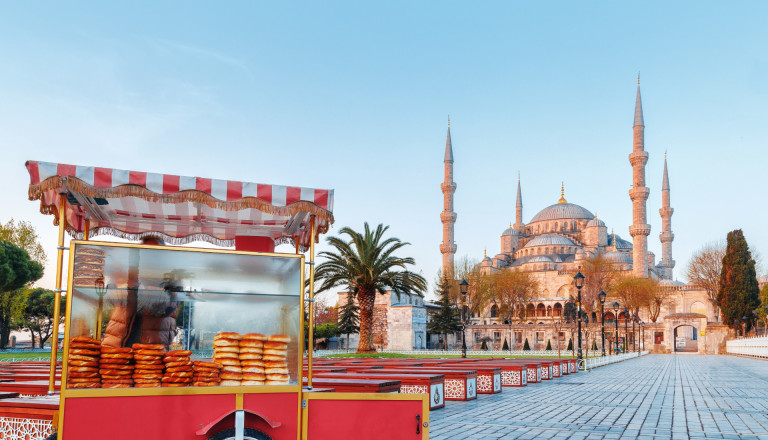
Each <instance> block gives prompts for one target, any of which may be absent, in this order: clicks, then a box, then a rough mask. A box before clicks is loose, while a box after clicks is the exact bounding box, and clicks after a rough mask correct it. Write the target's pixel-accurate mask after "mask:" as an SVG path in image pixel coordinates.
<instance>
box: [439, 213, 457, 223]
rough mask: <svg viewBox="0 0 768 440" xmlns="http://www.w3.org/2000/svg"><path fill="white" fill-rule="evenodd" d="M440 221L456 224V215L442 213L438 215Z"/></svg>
mask: <svg viewBox="0 0 768 440" xmlns="http://www.w3.org/2000/svg"><path fill="white" fill-rule="evenodd" d="M440 221H442V222H443V223H456V213H455V212H451V211H443V212H441V213H440Z"/></svg>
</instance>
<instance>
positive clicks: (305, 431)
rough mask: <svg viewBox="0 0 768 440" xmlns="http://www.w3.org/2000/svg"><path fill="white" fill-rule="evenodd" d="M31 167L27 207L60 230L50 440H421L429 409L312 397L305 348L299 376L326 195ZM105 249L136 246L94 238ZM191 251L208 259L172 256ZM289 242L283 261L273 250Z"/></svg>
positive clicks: (404, 399)
mask: <svg viewBox="0 0 768 440" xmlns="http://www.w3.org/2000/svg"><path fill="white" fill-rule="evenodd" d="M26 167H27V169H28V171H29V175H30V187H29V198H30V200H39V201H40V211H41V212H42V213H44V214H52V215H53V216H54V219H55V220H54V224H56V225H58V228H59V236H58V247H57V276H56V293H57V295H61V294H66V311H65V313H64V327H65V328H64V344H63V347H62V355H63V357H62V371H61V390H60V403H59V410H58V414H55V415H54V417H53V418H54V420H53V425H54V427H55V428H56V432H57V438H58V439H66V440H75V439H88V438H93V439H96V438H110V439H116V440H119V439H136V438H163V439H179V440H193V439H217V440H219V439H236V440H240V439H275V440H277V439H332V438H339V439H346V438H353V437H354V438H361V439H365V438H371V439H373V438H387V439H426V438H428V430H429V401H428V399H429V397H428V396H427V395H420V394H415V395H414V394H396V393H395V394H389V393H379V394H359V393H338V392H317V391H321V390H316V389H314V388H313V386H312V352H311V350H309V351H308V353H307V358H308V359H307V361H308V368H307V370H306V372H304V370H303V369H302V362H303V357H304V354H303V353H304V349H305V343H306V341H305V337H304V332H303V331H302V329H303V328H304V313H303V310H304V304H305V302H308V303H309V307H310V311H309V313H308V316H309V345H308V346H309V347H311V346H312V345H311V340H312V328H313V323H312V316H313V313H312V311H311V307H312V302H313V297H314V254H315V252H314V246H315V243H316V242H317V241H318V238H319V235H320V234H322V233H325V232H327V230H328V228H329V226H330V225H331V224H332V223H333V215H332V207H333V190H323V189H312V188H300V187H290V186H277V185H263V184H256V183H248V182H237V181H224V180H215V179H204V178H196V177H185V176H177V175H168V174H154V173H148V172H137V171H127V170H118V169H109V168H99V167H88V166H75V165H66V164H56V163H46V162H36V161H29V162H27V163H26ZM65 233H69V235H70V236H71V237H72V240H71V241H70V242H69V246H68V247H65V241H64V235H65ZM105 235H106V236H116V237H120V238H123V239H127V240H131V241H140V240H142V239H144V240H145V243H143V244H134V243H114V242H102V241H95V240H92V238H93V237H95V236H105ZM150 237H151V238H153V239H154V241H147V240H146V239H147V238H150ZM195 241H204V242H208V243H211V244H214V245H217V246H218V248H215V249H214V248H200V247H182V246H180V245H183V244H188V243H192V242H195ZM284 243H290V244H292V245H293V252H291V253H278V252H275V245H276V244H284ZM159 244H160V245H159ZM222 247H223V248H232V247H234V250H231V249H222ZM305 252H307V253H308V255H305V254H304V253H305ZM67 253H68V255H67ZM64 258H68V261H69V265H68V268H69V269H68V274H67V277H66V282H65V283H62V271H63V262H64ZM63 285H65V286H66V288H63V287H62V286H63ZM305 286H306V290H305ZM305 292H306V293H305ZM59 303H60V301H58V298H57V301H56V303H55V310H54V315H55V322H59V316H60V310H59V309H58V305H59ZM174 329H175V330H174ZM52 345H53V346H52V348H51V351H52V353H51V363H50V385H49V394H51V395H56V394H57V393H58V391H57V390H56V389H55V388H54V383H55V382H54V378H55V376H56V356H57V350H58V347H57V345H56V344H52ZM304 383H306V386H302V384H304ZM322 391H329V390H322Z"/></svg>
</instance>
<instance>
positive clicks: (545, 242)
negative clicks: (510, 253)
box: [525, 235, 575, 247]
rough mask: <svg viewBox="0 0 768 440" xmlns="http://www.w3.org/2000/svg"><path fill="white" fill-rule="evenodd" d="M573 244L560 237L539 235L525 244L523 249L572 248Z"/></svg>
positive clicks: (569, 240) (566, 238) (567, 239)
mask: <svg viewBox="0 0 768 440" xmlns="http://www.w3.org/2000/svg"><path fill="white" fill-rule="evenodd" d="M574 245H575V243H574V242H572V241H571V239H570V238H568V237H563V236H562V235H540V236H538V237H536V238H534V239H533V240H531V241H529V242H528V243H526V244H525V247H533V246H574Z"/></svg>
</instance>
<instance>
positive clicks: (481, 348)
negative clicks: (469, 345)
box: [480, 338, 488, 351]
mask: <svg viewBox="0 0 768 440" xmlns="http://www.w3.org/2000/svg"><path fill="white" fill-rule="evenodd" d="M480 350H486V351H487V350H488V343H487V342H486V341H485V338H483V343H482V344H480Z"/></svg>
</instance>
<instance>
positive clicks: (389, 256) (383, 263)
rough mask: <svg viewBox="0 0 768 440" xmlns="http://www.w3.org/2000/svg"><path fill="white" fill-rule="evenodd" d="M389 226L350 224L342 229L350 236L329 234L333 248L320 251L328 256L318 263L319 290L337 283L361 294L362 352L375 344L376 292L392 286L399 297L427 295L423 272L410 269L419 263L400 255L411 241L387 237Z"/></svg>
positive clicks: (329, 241)
mask: <svg viewBox="0 0 768 440" xmlns="http://www.w3.org/2000/svg"><path fill="white" fill-rule="evenodd" d="M387 229H389V227H388V226H384V225H382V224H379V225H378V226H377V227H376V229H375V230H371V228H370V227H369V226H368V223H365V230H364V232H363V233H362V234H361V233H359V232H356V231H354V230H353V229H351V228H349V227H344V228H342V229H341V231H339V234H340V235H345V236H347V240H344V239H342V238H340V237H328V238H327V239H326V241H327V243H328V244H329V245H330V246H331V247H332V248H334V250H333V251H323V252H320V254H319V255H318V256H319V257H321V258H325V259H326V261H323V262H322V263H320V264H319V265H318V266H317V270H316V271H315V278H316V279H318V280H322V284H321V285H320V288H319V289H317V292H318V293H319V292H324V291H326V290H330V289H331V288H333V287H337V286H345V287H347V288H348V289H349V290H350V291H351V293H352V294H353V295H355V296H356V297H357V302H358V304H359V306H360V343H359V344H358V346H357V352H358V353H372V352H375V351H376V349H375V348H374V346H373V333H372V331H371V330H372V327H373V305H374V300H375V299H376V292H380V293H383V292H385V291H386V290H392V293H394V294H396V295H397V296H398V297H399V296H400V295H402V294H405V295H411V294H416V295H419V296H421V295H423V292H424V290H426V287H427V281H426V280H425V279H424V277H422V276H421V275H419V274H417V273H413V272H410V271H409V270H408V269H407V266H409V265H413V264H415V262H414V259H413V258H411V257H405V258H401V257H396V256H395V255H394V253H395V252H397V251H399V250H400V249H402V248H403V247H405V246H407V245H408V244H409V243H406V242H402V241H400V240H399V239H398V238H395V237H390V238H386V239H385V238H384V233H385V232H386V231H387Z"/></svg>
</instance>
